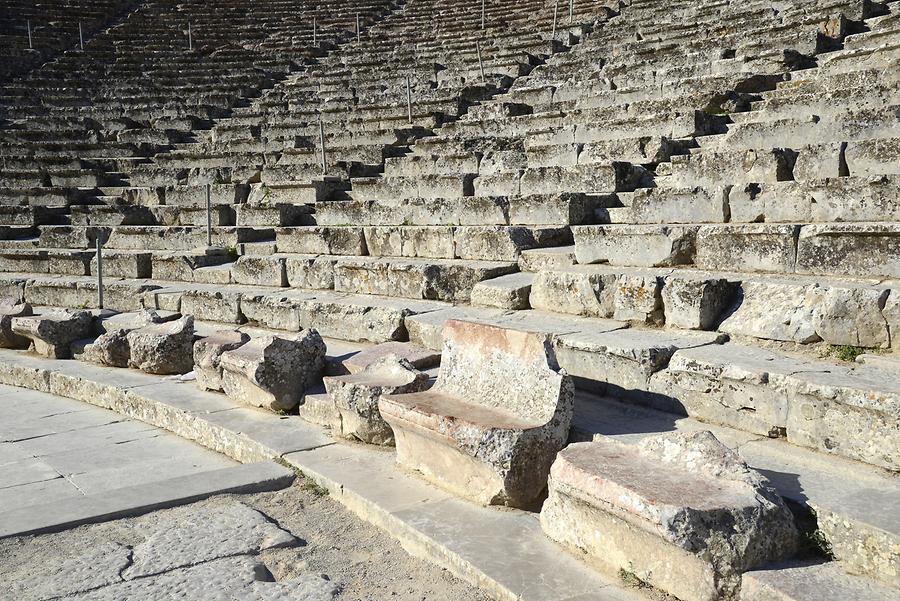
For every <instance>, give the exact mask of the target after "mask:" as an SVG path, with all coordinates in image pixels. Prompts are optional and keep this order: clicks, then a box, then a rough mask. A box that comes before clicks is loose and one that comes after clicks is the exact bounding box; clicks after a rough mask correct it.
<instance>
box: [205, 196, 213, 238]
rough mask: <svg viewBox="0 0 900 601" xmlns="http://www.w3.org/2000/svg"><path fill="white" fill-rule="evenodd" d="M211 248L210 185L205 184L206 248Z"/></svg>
mask: <svg viewBox="0 0 900 601" xmlns="http://www.w3.org/2000/svg"><path fill="white" fill-rule="evenodd" d="M210 246H212V184H206V247H207V248H209V247H210Z"/></svg>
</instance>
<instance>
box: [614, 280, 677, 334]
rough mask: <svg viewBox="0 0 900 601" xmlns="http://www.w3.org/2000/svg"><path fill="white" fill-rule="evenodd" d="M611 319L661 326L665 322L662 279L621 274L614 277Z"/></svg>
mask: <svg viewBox="0 0 900 601" xmlns="http://www.w3.org/2000/svg"><path fill="white" fill-rule="evenodd" d="M615 286H616V288H615V297H614V303H615V311H614V312H613V319H621V320H623V321H639V322H641V323H648V324H655V325H661V324H662V323H663V322H664V321H665V317H664V315H663V302H662V295H661V292H662V288H663V284H662V278H659V277H656V276H652V275H650V276H645V275H630V274H622V275H619V276H618V277H616V284H615Z"/></svg>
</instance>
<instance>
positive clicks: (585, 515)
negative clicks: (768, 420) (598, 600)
mask: <svg viewBox="0 0 900 601" xmlns="http://www.w3.org/2000/svg"><path fill="white" fill-rule="evenodd" d="M549 488H550V496H549V498H548V500H547V501H546V502H545V503H544V506H543V508H542V509H541V525H542V527H543V529H544V532H545V533H547V535H548V536H550V538H552V539H554V540H556V541H558V542H560V543H561V544H563V545H564V546H565V547H567V548H569V549H572V550H573V551H575V552H577V553H578V555H579V557H583V558H585V559H587V560H588V562H589V563H591V564H593V565H595V566H597V567H599V568H601V569H606V570H614V571H618V572H619V574H622V575H627V576H628V577H629V578H632V579H637V580H639V581H642V582H644V583H646V584H649V585H652V586H654V587H656V588H658V589H661V590H663V591H665V592H667V593H670V594H671V595H674V596H675V597H677V598H678V599H682V600H684V601H714V600H715V601H718V600H733V599H737V598H739V590H740V583H741V574H742V573H743V572H745V571H747V570H748V569H750V568H753V567H755V566H759V565H761V564H763V563H766V562H769V561H776V560H779V559H782V558H784V557H786V556H789V555H790V554H791V553H792V552H793V550H794V548H795V547H796V544H797V538H798V537H797V531H796V528H795V526H794V522H793V518H792V516H791V513H790V511H789V510H788V509H787V507H786V506H785V504H784V501H783V500H782V499H781V497H779V496H778V494H777V493H776V492H775V490H774V489H773V488H772V487H771V485H770V484H769V482H768V481H767V480H766V479H765V478H763V477H762V476H761V475H760V474H759V473H757V472H755V471H753V470H752V469H750V468H749V467H748V466H747V464H746V463H744V461H743V460H742V459H741V458H740V456H739V455H737V454H736V453H735V452H733V451H731V450H730V449H728V448H727V447H726V446H724V445H723V444H722V443H720V442H719V441H718V440H717V439H716V438H715V436H713V435H712V433H710V432H704V431H701V432H696V433H688V434H682V433H676V434H665V435H661V436H653V437H649V438H647V439H645V440H644V441H642V442H640V443H638V444H637V445H628V444H625V443H622V442H618V441H615V440H612V439H608V438H601V439H600V440H597V441H595V442H586V443H575V444H572V445H570V446H569V447H567V448H566V449H564V450H563V451H562V452H560V454H559V457H558V458H557V460H556V461H555V462H554V464H553V468H552V470H551V474H550V484H549Z"/></svg>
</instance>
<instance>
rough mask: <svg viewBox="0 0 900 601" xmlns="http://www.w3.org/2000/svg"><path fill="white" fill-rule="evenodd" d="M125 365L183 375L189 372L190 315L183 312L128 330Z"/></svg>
mask: <svg viewBox="0 0 900 601" xmlns="http://www.w3.org/2000/svg"><path fill="white" fill-rule="evenodd" d="M127 337H128V346H129V347H130V348H131V358H130V359H129V365H130V366H131V367H133V368H135V369H139V370H141V371H145V372H147V373H150V374H184V373H187V372H189V371H191V369H192V367H193V365H194V360H193V352H192V348H193V344H194V317H193V316H192V315H186V316H184V317H182V318H181V319H177V320H175V321H170V322H168V323H161V324H154V325H149V326H145V327H143V328H139V329H137V330H132V331H131V332H129V333H128V336H127Z"/></svg>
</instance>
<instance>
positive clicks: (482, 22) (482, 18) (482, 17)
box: [481, 0, 486, 31]
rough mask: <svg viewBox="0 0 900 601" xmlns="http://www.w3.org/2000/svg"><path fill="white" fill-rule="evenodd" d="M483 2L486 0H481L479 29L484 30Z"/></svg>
mask: <svg viewBox="0 0 900 601" xmlns="http://www.w3.org/2000/svg"><path fill="white" fill-rule="evenodd" d="M485 2H486V0H481V31H484V22H485V18H484V13H485V6H484V4H485Z"/></svg>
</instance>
